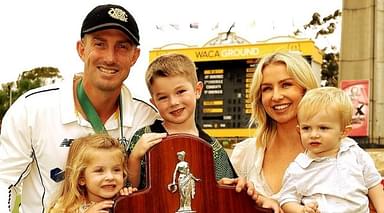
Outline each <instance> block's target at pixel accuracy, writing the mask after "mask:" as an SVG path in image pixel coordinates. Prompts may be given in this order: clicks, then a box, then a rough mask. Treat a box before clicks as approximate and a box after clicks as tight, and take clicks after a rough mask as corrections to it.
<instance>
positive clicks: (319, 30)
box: [293, 10, 342, 87]
mask: <svg viewBox="0 0 384 213" xmlns="http://www.w3.org/2000/svg"><path fill="white" fill-rule="evenodd" d="M341 15H342V14H341V12H340V10H336V11H335V12H334V13H332V14H330V15H328V16H326V17H324V18H321V15H320V14H319V13H317V12H315V13H314V14H313V15H312V19H311V20H310V21H309V23H308V24H306V25H304V26H303V30H304V31H309V30H315V32H314V36H313V37H314V39H317V38H318V37H319V36H328V35H330V34H332V33H334V32H335V29H336V26H337V25H336V20H337V19H338V18H339V17H341ZM324 26H326V27H324ZM301 33H302V31H301V30H300V29H296V30H295V31H294V33H293V34H294V35H296V36H298V35H300V34H301ZM321 52H322V55H323V63H322V65H321V80H323V82H325V83H323V84H322V85H323V86H336V87H337V85H338V74H339V64H338V61H339V52H338V50H336V48H335V47H334V46H330V47H324V48H323V49H322V50H321Z"/></svg>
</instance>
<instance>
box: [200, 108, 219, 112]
mask: <svg viewBox="0 0 384 213" xmlns="http://www.w3.org/2000/svg"><path fill="white" fill-rule="evenodd" d="M203 113H223V108H204V109H203Z"/></svg>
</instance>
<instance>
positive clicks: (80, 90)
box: [77, 80, 128, 149]
mask: <svg viewBox="0 0 384 213" xmlns="http://www.w3.org/2000/svg"><path fill="white" fill-rule="evenodd" d="M77 99H78V100H79V103H80V106H81V108H82V109H83V111H84V113H85V115H86V116H87V118H88V120H89V122H90V123H91V125H92V128H93V130H94V131H95V132H96V133H107V130H106V129H105V127H104V124H103V123H102V122H101V120H100V117H99V115H98V114H97V112H96V110H95V108H94V107H93V105H92V103H91V101H90V100H89V98H88V96H87V94H86V93H85V91H84V87H83V81H82V80H80V82H79V84H78V85H77ZM122 106H123V105H122V98H121V96H119V116H120V119H119V120H120V139H119V141H120V143H122V144H123V145H124V148H125V149H127V147H128V146H127V145H128V140H127V139H126V138H125V137H124V133H123V109H122Z"/></svg>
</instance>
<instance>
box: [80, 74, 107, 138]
mask: <svg viewBox="0 0 384 213" xmlns="http://www.w3.org/2000/svg"><path fill="white" fill-rule="evenodd" d="M77 99H78V100H79V102H80V105H81V108H82V109H83V111H84V113H85V115H86V116H87V118H88V120H89V122H90V123H91V125H92V128H93V130H94V131H95V132H96V133H107V130H106V129H105V127H104V124H103V123H102V122H101V120H100V117H99V115H98V114H97V112H96V110H95V107H94V106H93V105H92V103H91V101H90V100H89V98H88V96H87V94H86V93H85V91H84V87H83V81H82V80H80V82H79V83H78V84H77Z"/></svg>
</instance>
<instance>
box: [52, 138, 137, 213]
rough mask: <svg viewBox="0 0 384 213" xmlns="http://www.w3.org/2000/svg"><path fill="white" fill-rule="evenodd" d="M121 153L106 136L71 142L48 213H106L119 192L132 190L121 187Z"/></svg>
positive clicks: (122, 172) (124, 171) (123, 167)
mask: <svg viewBox="0 0 384 213" xmlns="http://www.w3.org/2000/svg"><path fill="white" fill-rule="evenodd" d="M124 153H125V152H124V151H123V149H122V146H121V144H120V143H119V142H118V141H117V140H116V139H114V138H111V137H110V136H108V135H106V134H95V135H90V136H86V137H82V138H79V139H76V140H74V141H73V143H72V144H71V146H70V149H69V153H68V159H67V164H66V168H65V174H64V176H65V179H64V183H63V185H62V188H61V190H60V193H59V197H58V199H57V200H56V201H55V202H54V203H53V204H52V207H51V208H50V209H49V211H48V212H50V213H56V212H60V213H69V212H71V213H72V212H75V213H86V212H87V213H88V212H89V213H90V212H105V213H108V212H109V211H108V209H111V208H112V206H113V202H114V201H113V199H114V198H115V197H116V195H118V193H119V192H120V194H121V195H128V194H130V193H132V192H133V191H135V190H136V189H132V188H125V187H124V181H125V178H126V177H127V170H126V166H125V162H126V161H125V154H124Z"/></svg>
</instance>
